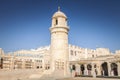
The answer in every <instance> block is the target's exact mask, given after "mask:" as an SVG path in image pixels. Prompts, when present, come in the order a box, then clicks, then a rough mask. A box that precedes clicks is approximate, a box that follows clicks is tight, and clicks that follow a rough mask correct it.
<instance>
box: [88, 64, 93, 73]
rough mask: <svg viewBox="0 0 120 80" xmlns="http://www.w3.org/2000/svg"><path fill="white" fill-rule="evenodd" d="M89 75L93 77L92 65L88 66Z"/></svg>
mask: <svg viewBox="0 0 120 80" xmlns="http://www.w3.org/2000/svg"><path fill="white" fill-rule="evenodd" d="M87 70H88V75H91V70H92V66H91V65H90V64H88V65H87Z"/></svg>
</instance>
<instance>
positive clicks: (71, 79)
mask: <svg viewBox="0 0 120 80" xmlns="http://www.w3.org/2000/svg"><path fill="white" fill-rule="evenodd" d="M58 80H120V79H111V78H92V77H78V78H65V79H58Z"/></svg>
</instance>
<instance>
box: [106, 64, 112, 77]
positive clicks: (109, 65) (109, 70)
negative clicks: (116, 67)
mask: <svg viewBox="0 0 120 80" xmlns="http://www.w3.org/2000/svg"><path fill="white" fill-rule="evenodd" d="M107 67H108V76H111V73H110V72H111V63H110V62H107Z"/></svg>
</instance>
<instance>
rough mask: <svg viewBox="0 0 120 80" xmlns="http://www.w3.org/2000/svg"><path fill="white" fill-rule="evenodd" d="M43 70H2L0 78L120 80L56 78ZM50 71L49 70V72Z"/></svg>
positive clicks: (13, 79)
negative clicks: (44, 73) (45, 73)
mask: <svg viewBox="0 0 120 80" xmlns="http://www.w3.org/2000/svg"><path fill="white" fill-rule="evenodd" d="M42 72H43V71H42V70H38V69H36V70H29V69H27V70H0V80H120V78H119V79H116V78H114V79H113V78H93V77H75V78H72V77H71V78H63V79H55V78H53V77H51V76H50V75H48V74H47V75H41V74H42ZM47 73H48V72H47Z"/></svg>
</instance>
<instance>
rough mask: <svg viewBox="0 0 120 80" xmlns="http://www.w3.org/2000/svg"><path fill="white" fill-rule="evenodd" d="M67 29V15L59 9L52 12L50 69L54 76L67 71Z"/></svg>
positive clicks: (61, 74)
mask: <svg viewBox="0 0 120 80" xmlns="http://www.w3.org/2000/svg"><path fill="white" fill-rule="evenodd" d="M68 31H69V27H68V26H67V17H66V15H65V14H64V13H63V12H61V11H60V7H58V11H57V12H55V13H54V15H53V16H52V25H51V27H50V32H51V45H50V53H51V70H52V72H53V75H54V76H57V77H61V76H62V77H63V76H64V77H65V76H67V72H68V68H69V67H68V66H69V64H68V58H69V56H68V55H69V51H68Z"/></svg>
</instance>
